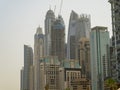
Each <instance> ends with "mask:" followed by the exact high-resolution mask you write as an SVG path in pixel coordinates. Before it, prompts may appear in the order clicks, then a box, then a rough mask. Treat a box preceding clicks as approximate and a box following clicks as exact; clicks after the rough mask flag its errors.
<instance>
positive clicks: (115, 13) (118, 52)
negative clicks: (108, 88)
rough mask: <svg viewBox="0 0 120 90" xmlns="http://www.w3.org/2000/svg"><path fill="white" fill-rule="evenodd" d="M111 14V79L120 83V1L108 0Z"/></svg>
mask: <svg viewBox="0 0 120 90" xmlns="http://www.w3.org/2000/svg"><path fill="white" fill-rule="evenodd" d="M109 2H110V4H111V14H112V31H113V37H112V46H113V48H114V49H113V50H114V53H113V54H114V55H113V56H115V58H114V59H113V60H114V62H115V63H114V62H113V63H112V64H113V66H112V67H113V69H112V77H113V78H115V79H116V80H118V82H120V0H109Z"/></svg>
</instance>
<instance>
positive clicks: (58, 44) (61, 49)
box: [51, 16, 65, 63]
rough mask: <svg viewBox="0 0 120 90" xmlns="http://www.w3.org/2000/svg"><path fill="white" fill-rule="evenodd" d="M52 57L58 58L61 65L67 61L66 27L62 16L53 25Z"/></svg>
mask: <svg viewBox="0 0 120 90" xmlns="http://www.w3.org/2000/svg"><path fill="white" fill-rule="evenodd" d="M51 55H52V56H57V57H58V59H59V61H60V63H61V61H62V60H63V59H65V25H64V21H63V19H62V17H61V16H58V19H56V21H55V22H54V24H53V25H52V30H51Z"/></svg>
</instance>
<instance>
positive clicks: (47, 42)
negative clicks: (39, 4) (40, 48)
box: [44, 10, 55, 56]
mask: <svg viewBox="0 0 120 90" xmlns="http://www.w3.org/2000/svg"><path fill="white" fill-rule="evenodd" d="M54 21H55V15H54V12H53V11H52V10H48V11H47V14H46V17H45V52H44V53H45V56H49V55H50V52H51V26H52V24H53V22H54Z"/></svg>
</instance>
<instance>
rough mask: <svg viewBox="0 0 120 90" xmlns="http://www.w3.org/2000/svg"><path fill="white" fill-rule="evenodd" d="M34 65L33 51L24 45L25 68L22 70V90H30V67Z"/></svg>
mask: <svg viewBox="0 0 120 90" xmlns="http://www.w3.org/2000/svg"><path fill="white" fill-rule="evenodd" d="M32 65H33V50H32V48H31V47H29V46H27V45H24V68H23V69H22V70H21V90H30V67H31V66H32Z"/></svg>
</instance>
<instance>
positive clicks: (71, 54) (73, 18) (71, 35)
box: [67, 11, 78, 59]
mask: <svg viewBox="0 0 120 90" xmlns="http://www.w3.org/2000/svg"><path fill="white" fill-rule="evenodd" d="M77 21H78V15H77V13H75V12H74V11H72V12H71V14H70V20H69V28H68V39H67V58H68V59H75V56H76V55H75V44H76V41H75V34H76V29H77V28H76V24H77Z"/></svg>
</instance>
